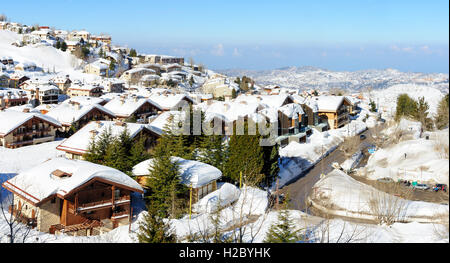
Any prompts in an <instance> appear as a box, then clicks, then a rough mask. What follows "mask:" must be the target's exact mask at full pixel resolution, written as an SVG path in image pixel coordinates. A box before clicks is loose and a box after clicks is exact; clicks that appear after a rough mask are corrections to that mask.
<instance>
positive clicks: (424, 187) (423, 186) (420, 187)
mask: <svg viewBox="0 0 450 263" xmlns="http://www.w3.org/2000/svg"><path fill="white" fill-rule="evenodd" d="M413 188H417V189H421V190H428V189H430V187H429V186H428V185H426V184H416V185H415V186H413Z"/></svg>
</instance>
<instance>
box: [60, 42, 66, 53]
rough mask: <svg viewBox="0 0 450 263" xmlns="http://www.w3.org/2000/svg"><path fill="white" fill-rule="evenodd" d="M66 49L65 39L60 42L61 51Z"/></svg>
mask: <svg viewBox="0 0 450 263" xmlns="http://www.w3.org/2000/svg"><path fill="white" fill-rule="evenodd" d="M66 50H67V43H66V41H63V42H62V44H61V51H64V52H65V51H66Z"/></svg>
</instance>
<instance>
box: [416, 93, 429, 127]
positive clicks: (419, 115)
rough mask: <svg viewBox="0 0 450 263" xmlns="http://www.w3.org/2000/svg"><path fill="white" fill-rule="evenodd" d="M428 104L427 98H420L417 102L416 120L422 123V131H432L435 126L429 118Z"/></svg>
mask: <svg viewBox="0 0 450 263" xmlns="http://www.w3.org/2000/svg"><path fill="white" fill-rule="evenodd" d="M429 108H430V107H429V106H428V103H427V102H426V101H425V97H420V98H419V100H418V102H417V111H416V118H415V119H416V120H418V121H419V122H420V123H422V129H424V128H425V129H427V130H430V129H431V128H432V126H433V122H432V120H431V119H430V118H428V109H429Z"/></svg>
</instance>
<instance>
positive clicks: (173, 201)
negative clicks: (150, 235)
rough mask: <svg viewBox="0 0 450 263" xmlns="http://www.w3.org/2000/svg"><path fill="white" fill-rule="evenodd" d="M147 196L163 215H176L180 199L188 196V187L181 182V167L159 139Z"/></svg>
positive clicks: (150, 168)
mask: <svg viewBox="0 0 450 263" xmlns="http://www.w3.org/2000/svg"><path fill="white" fill-rule="evenodd" d="M147 182H148V185H147V186H148V188H149V189H150V192H149V195H148V197H147V199H148V201H149V202H150V203H153V204H154V205H155V206H156V207H157V209H158V211H160V212H161V215H162V216H163V217H167V216H169V215H171V216H176V215H177V212H178V211H175V210H174V208H175V207H177V205H178V203H179V199H183V198H184V197H186V196H187V192H188V191H187V190H188V189H187V187H186V186H184V185H183V184H181V181H180V168H179V165H178V163H177V162H175V161H173V159H172V158H171V151H170V149H168V147H167V145H165V144H163V143H162V141H159V142H158V144H157V145H156V147H155V148H154V154H153V159H152V163H151V165H150V167H149V180H148V181H147Z"/></svg>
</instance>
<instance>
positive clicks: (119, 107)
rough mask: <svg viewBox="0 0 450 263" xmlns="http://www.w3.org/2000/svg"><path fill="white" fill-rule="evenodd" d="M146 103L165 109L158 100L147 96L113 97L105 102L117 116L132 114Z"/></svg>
mask: <svg viewBox="0 0 450 263" xmlns="http://www.w3.org/2000/svg"><path fill="white" fill-rule="evenodd" d="M144 103H150V104H152V105H153V106H154V107H156V108H158V109H159V110H163V109H162V107H161V106H159V105H158V104H157V103H156V102H154V101H152V100H150V99H146V98H137V97H136V98H130V97H127V98H113V99H112V100H110V101H109V102H108V103H106V104H105V108H106V109H108V110H110V111H112V112H114V114H115V115H117V116H130V115H132V114H133V113H134V112H135V111H137V110H138V109H139V108H140V107H141V106H142V105H144Z"/></svg>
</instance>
